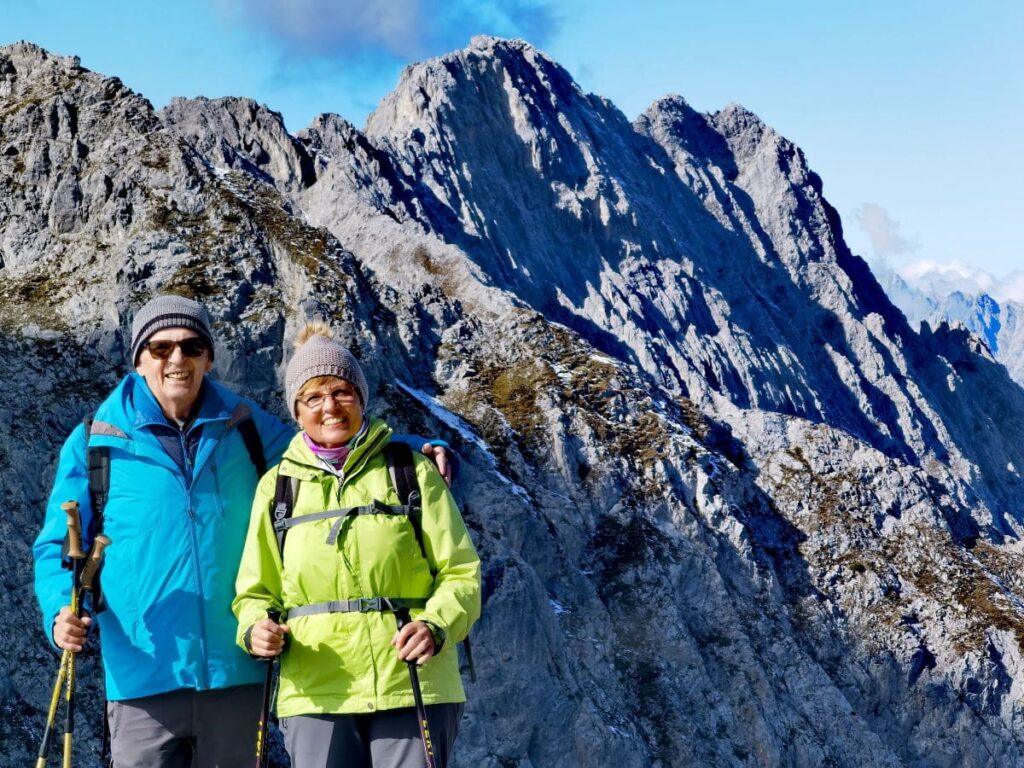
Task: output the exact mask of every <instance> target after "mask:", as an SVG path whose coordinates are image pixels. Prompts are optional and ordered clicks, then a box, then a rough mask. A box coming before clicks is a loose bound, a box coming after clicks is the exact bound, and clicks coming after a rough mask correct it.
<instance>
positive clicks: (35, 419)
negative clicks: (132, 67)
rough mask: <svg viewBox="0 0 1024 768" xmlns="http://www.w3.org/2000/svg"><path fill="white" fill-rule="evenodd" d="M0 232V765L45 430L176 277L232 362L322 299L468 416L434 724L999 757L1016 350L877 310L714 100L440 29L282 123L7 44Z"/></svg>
mask: <svg viewBox="0 0 1024 768" xmlns="http://www.w3.org/2000/svg"><path fill="white" fill-rule="evenodd" d="M12 148H13V151H11V149H12ZM0 259H2V261H0V276H2V281H0V293H2V301H3V304H2V309H0V351H2V352H0V354H2V356H3V362H4V365H3V371H4V373H3V376H2V380H0V402H2V404H3V407H2V408H0V423H3V425H4V429H3V430H2V432H0V434H2V437H0V459H2V461H3V465H4V466H5V467H8V468H13V471H8V472H6V473H4V475H2V476H0V485H2V491H3V493H4V495H5V499H7V502H8V510H7V514H6V515H4V516H3V518H2V519H3V523H2V524H3V526H4V531H3V533H4V535H5V538H6V541H7V542H8V544H9V547H8V551H9V557H8V558H6V559H5V560H4V561H3V564H2V565H0V568H2V569H3V576H4V577H5V579H4V582H3V583H4V584H5V585H6V587H5V588H6V591H5V592H4V593H3V594H4V608H5V613H6V614H7V616H8V617H9V618H10V619H11V620H12V621H13V623H14V624H15V626H18V627H23V628H24V631H23V632H20V633H19V634H18V636H17V638H16V639H15V641H14V645H13V648H12V649H11V651H10V652H9V653H8V654H7V656H6V657H5V658H4V659H2V660H0V681H3V682H0V691H2V692H3V693H6V694H7V695H6V696H3V697H0V702H3V704H2V705H0V706H3V707H4V708H5V709H4V714H5V717H4V718H0V738H2V739H3V743H4V745H5V750H4V751H5V758H4V759H5V760H7V761H8V762H6V763H5V764H11V765H13V764H16V763H19V764H20V763H23V762H24V761H25V760H26V759H28V756H29V754H30V753H31V752H32V751H33V749H34V746H35V741H36V739H37V738H38V735H39V731H40V729H41V723H42V716H43V713H42V710H43V708H44V706H45V697H46V691H47V687H48V685H49V680H48V677H49V675H50V674H52V669H53V668H54V662H53V657H52V654H51V653H50V652H49V651H48V650H47V648H46V646H45V644H44V640H43V634H42V628H41V626H40V617H39V616H38V614H37V613H36V609H35V607H34V605H33V604H32V602H31V600H29V599H28V597H27V596H28V595H29V594H30V591H31V555H30V545H31V541H32V538H33V536H34V534H35V531H36V530H37V529H38V526H39V522H40V519H41V514H42V508H43V504H44V501H45V497H46V493H47V487H48V483H49V479H50V477H51V476H52V472H53V466H54V462H55V458H56V453H57V448H58V446H59V444H60V442H61V440H63V438H64V436H65V435H66V434H67V433H68V431H70V429H71V428H72V427H73V426H74V425H75V424H76V423H77V421H78V420H79V419H80V418H81V417H82V416H83V415H84V414H85V413H87V412H88V411H89V409H90V408H91V407H93V406H94V405H95V404H96V403H97V402H98V400H99V399H100V398H101V397H102V395H103V393H104V392H105V391H106V390H108V389H109V388H110V387H111V386H112V385H113V383H114V382H115V381H116V379H117V377H118V375H119V374H120V373H121V372H123V370H124V365H125V361H124V359H123V358H124V350H125V345H126V334H127V330H128V328H129V327H130V322H131V313H132V311H133V309H134V308H136V307H138V306H139V305H140V304H141V303H142V301H144V300H145V299H146V298H147V297H148V296H149V295H151V294H152V293H154V292H156V291H158V290H175V291H178V292H183V293H186V294H188V295H191V296H194V297H196V298H199V299H201V300H202V301H204V302H205V303H206V304H207V305H208V307H209V308H210V311H211V315H212V317H213V318H214V325H215V332H216V334H217V337H218V345H217V374H218V375H219V376H220V377H221V378H222V379H223V380H225V381H227V382H228V383H229V384H230V385H232V386H234V387H235V388H237V389H239V390H241V391H243V392H245V393H247V394H250V395H252V396H254V397H256V398H257V399H258V400H260V401H261V402H263V403H265V404H267V405H268V406H269V407H271V408H274V409H277V410H279V411H280V407H281V406H280V383H279V382H280V373H281V370H280V369H281V361H282V355H283V354H284V352H283V347H282V345H283V344H284V343H285V342H286V341H287V340H288V339H290V337H291V335H292V334H293V333H294V331H295V329H296V327H297V325H298V324H299V323H301V322H302V321H303V320H305V319H306V318H309V317H314V316H316V317H322V318H326V319H328V320H329V321H331V322H332V323H334V324H335V325H336V326H337V327H339V329H341V330H342V333H343V335H344V336H345V337H346V338H347V339H348V340H349V342H350V344H351V345H352V346H353V347H354V348H355V349H356V350H357V351H358V355H359V357H360V359H361V360H362V362H363V364H364V368H365V370H366V372H367V376H368V379H369V381H370V386H371V390H372V391H373V402H374V408H375V409H376V410H377V411H378V412H379V413H380V414H381V415H382V416H384V417H385V418H387V419H389V420H390V421H391V422H392V423H393V424H394V425H395V426H396V427H398V428H399V429H401V430H409V431H416V432H420V433H430V434H440V435H442V436H444V437H446V438H448V439H450V440H451V441H452V442H453V444H454V445H455V446H456V447H457V448H458V449H459V451H460V453H461V454H462V456H463V457H464V460H465V461H464V472H463V476H462V478H461V480H460V482H459V486H458V489H457V491H458V495H459V497H460V501H461V504H462V507H463V510H464V514H465V517H466V520H467V523H468V525H469V526H470V528H471V530H472V532H473V535H474V538H475V541H476V542H477V544H478V548H479V550H480V552H481V555H482V558H483V561H484V601H485V604H484V613H483V618H482V619H481V622H480V624H479V625H478V627H477V629H476V630H475V631H474V650H475V660H476V666H477V673H478V679H477V681H476V682H475V683H471V684H468V692H469V699H470V700H469V705H468V708H467V713H466V717H465V719H464V721H463V728H462V733H461V735H460V738H459V744H458V750H457V756H456V764H457V765H462V766H485V767H487V766H493V767H494V768H499V767H501V768H504V767H506V766H523V767H524V768H525V767H526V766H563V765H578V766H595V767H597V766H606V765H609V764H615V765H623V766H637V767H638V768H639V767H640V766H677V765H678V766H685V765H694V766H697V765H700V766H755V765H756V766H777V765H784V766H824V765H833V766H864V765H871V766H903V765H906V766H922V767H923V766H951V767H952V766H993V767H994V766H1007V765H1024V756H1022V751H1024V720H1022V709H1021V704H1020V691H1021V686H1022V685H1024V668H1022V664H1021V640H1022V638H1024V634H1022V632H1024V609H1022V607H1021V606H1022V605H1024V603H1022V602H1021V600H1022V597H1024V584H1022V583H1021V576H1020V568H1019V563H1020V552H1021V539H1020V534H1021V530H1022V523H1024V514H1022V512H1024V511H1022V509H1021V507H1020V501H1019V500H1020V498H1021V497H1022V493H1021V492H1022V490H1024V488H1022V481H1021V478H1020V475H1019V468H1020V467H1022V466H1024V456H1022V455H1021V453H1022V451H1024V447H1022V444H1021V441H1020V440H1019V436H1020V434H1021V433H1022V427H1024V424H1022V418H1024V417H1022V412H1024V391H1022V390H1021V388H1020V387H1019V386H1017V385H1016V384H1015V383H1014V382H1013V381H1012V380H1011V379H1010V378H1009V376H1008V375H1007V372H1006V370H1005V368H1003V367H1002V366H1001V365H999V364H997V363H996V362H995V360H994V359H993V358H992V356H991V354H989V353H988V351H987V350H986V348H985V347H984V345H982V344H979V343H978V342H977V340H976V338H975V337H973V336H972V335H970V334H969V333H967V332H966V331H961V330H959V329H956V328H950V327H948V326H941V327H937V328H936V329H935V330H934V331H933V330H931V329H927V330H926V331H924V332H921V333H916V332H915V331H914V330H912V329H911V327H910V326H909V325H908V323H907V322H906V320H905V319H904V316H903V315H902V313H900V312H899V311H898V310H897V309H896V308H895V307H894V306H893V305H892V304H891V303H890V302H889V300H888V299H887V298H886V296H885V294H884V292H883V291H882V289H881V288H880V286H879V285H878V283H877V282H876V281H875V279H874V277H873V276H872V275H871V273H870V271H869V270H868V269H867V267H866V265H865V264H864V263H863V262H862V261H861V260H860V259H858V258H857V257H856V256H854V255H852V254H851V253H850V252H849V249H848V248H847V247H846V245H845V243H844V242H843V239H842V230H841V225H840V222H839V217H838V215H837V214H836V213H835V211H834V210H833V209H832V208H831V207H830V206H829V205H828V203H827V201H826V200H825V198H824V196H823V194H822V184H821V181H820V179H818V178H817V176H815V175H814V173H813V172H812V171H811V170H810V169H809V168H808V166H807V163H806V160H805V158H804V157H803V155H802V153H801V152H800V150H799V149H798V148H797V147H795V146H794V145H793V144H792V143H790V142H788V141H787V140H786V139H784V138H783V137H781V136H779V135H778V134H777V133H776V132H775V131H773V130H772V129H771V128H769V127H767V126H765V125H764V124H763V123H762V122H761V121H760V120H758V119H757V118H756V116H754V115H752V114H750V113H749V112H747V111H746V110H744V109H743V108H741V107H738V106H730V107H727V108H726V109H724V110H722V111H721V112H718V113H715V114H712V115H702V114H698V113H696V112H695V111H693V110H692V109H691V108H690V107H689V106H688V105H686V103H685V102H684V101H683V100H682V99H681V98H679V97H669V98H666V99H664V100H662V101H659V102H658V103H656V104H655V105H653V106H652V107H651V108H650V109H649V110H648V111H647V112H646V113H645V114H644V115H642V116H641V117H640V118H638V120H637V121H636V122H635V123H634V124H630V123H629V122H628V121H627V120H626V119H625V118H624V116H623V115H622V114H621V113H620V112H619V111H618V110H617V109H616V108H615V107H614V106H613V105H612V104H610V103H609V102H607V101H606V100H603V99H601V98H599V97H596V96H593V95H588V94H584V93H583V92H582V91H581V90H580V89H579V87H578V86H577V85H576V84H575V83H574V82H573V81H572V78H571V77H570V75H569V74H568V73H567V72H566V71H565V70H564V69H563V68H561V67H560V66H559V65H558V64H557V63H555V62H554V61H552V60H551V59H550V58H548V57H547V56H545V55H544V54H543V53H541V52H539V51H537V50H536V49H534V48H532V47H531V46H529V45H528V44H526V43H523V42H521V41H504V40H497V39H494V38H476V39H474V40H473V41H472V42H471V44H470V46H469V47H468V48H466V49H465V50H462V51H458V52H455V53H452V54H450V55H448V56H445V57H442V58H440V59H435V60H431V61H427V62H423V63H421V64H417V65H414V66H412V67H409V68H408V69H407V70H406V72H405V73H404V74H403V77H402V81H401V82H400V83H399V85H398V87H397V88H396V90H395V91H394V92H393V93H392V94H390V95H389V96H388V97H386V98H385V99H384V101H383V102H382V103H381V105H380V107H379V108H378V110H377V111H376V112H375V113H374V115H373V116H372V117H371V118H370V120H369V123H368V125H367V129H366V131H365V132H361V131H358V130H357V129H355V128H354V127H353V126H351V125H350V124H349V123H347V122H345V121H344V120H343V119H341V118H339V117H337V116H333V115H324V116H321V117H320V118H318V119H317V120H315V121H314V123H313V124H312V125H311V126H310V127H309V128H308V129H306V130H304V131H301V132H299V133H298V134H297V135H295V136H291V135H289V134H288V133H287V132H286V131H285V130H284V126H283V124H282V122H281V120H280V116H279V115H277V114H276V113H273V112H272V111H271V110H269V109H267V108H265V107H262V106H260V105H257V104H255V103H254V102H252V101H250V100H246V99H219V100H206V99H196V100H175V101H174V102H172V103H171V104H170V105H168V107H167V108H166V109H164V110H162V111H161V112H160V113H155V112H154V111H153V110H152V109H151V107H150V106H149V104H148V103H147V102H146V101H145V100H144V99H142V98H141V97H139V96H138V95H135V94H132V93H131V92H129V91H127V90H126V89H124V87H123V86H122V85H121V84H120V83H119V82H118V81H116V80H111V79H108V78H104V77H102V76H99V75H96V74H93V73H91V72H87V71H86V70H83V69H81V68H80V66H79V65H78V63H77V62H76V61H75V60H73V59H61V58H58V57H54V56H51V55H50V54H48V53H46V52H45V51H43V50H41V49H39V48H36V47H34V46H31V45H27V44H18V45H14V46H8V47H6V48H2V49H0ZM93 663H94V662H93ZM86 680H88V676H87V677H86ZM86 684H87V685H91V683H88V682H87V683H86ZM96 711H97V708H96V705H95V702H94V703H93V704H92V705H87V706H86V712H87V714H88V715H89V717H94V716H95V714H96ZM90 722H92V723H95V720H91V721H90ZM95 734H96V730H95V724H93V725H84V726H83V731H82V735H83V741H84V742H86V743H88V742H89V741H90V739H94V738H95ZM8 745H11V746H10V747H8Z"/></svg>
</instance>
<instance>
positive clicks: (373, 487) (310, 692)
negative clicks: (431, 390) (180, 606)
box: [232, 419, 480, 717]
mask: <svg viewBox="0 0 1024 768" xmlns="http://www.w3.org/2000/svg"><path fill="white" fill-rule="evenodd" d="M390 437H391V429H390V428H389V427H388V426H387V425H386V424H385V423H384V422H382V421H380V420H378V419H373V420H372V422H371V424H370V428H369V431H368V432H367V434H366V435H365V437H364V438H363V439H362V440H361V441H360V444H359V445H358V446H357V447H356V448H354V449H353V451H352V453H350V454H349V456H348V458H347V459H346V461H345V464H344V466H343V471H342V476H341V477H339V476H337V475H335V474H333V473H332V472H330V471H328V470H327V469H325V468H323V467H322V466H321V465H320V462H319V460H318V459H317V458H316V457H315V456H314V455H313V453H312V451H310V449H309V447H308V446H307V445H306V443H305V441H304V440H303V437H302V434H301V433H300V434H298V435H296V436H295V438H294V439H293V440H292V442H291V444H290V445H289V446H288V449H287V450H286V451H285V453H284V457H283V459H282V460H281V463H280V464H279V465H278V466H277V467H275V468H273V469H272V470H270V471H269V472H268V473H267V474H266V475H264V476H263V478H262V479H261V480H260V483H259V486H258V488H257V490H256V498H255V500H254V501H253V507H252V517H251V519H250V521H249V531H248V534H247V537H246V542H245V550H244V552H243V553H242V561H241V564H240V565H239V569H238V577H237V580H236V582H235V590H236V593H237V595H236V597H235V600H234V602H233V603H232V609H233V610H234V612H235V616H236V617H237V618H238V636H237V640H238V643H239V645H242V647H245V646H244V636H245V633H246V630H248V628H249V627H251V626H252V625H253V624H254V623H255V622H257V621H258V620H260V619H263V618H266V615H267V610H268V609H271V608H274V609H278V610H281V611H284V612H285V614H287V612H288V611H289V610H290V609H294V608H296V607H298V606H307V605H314V604H318V603H326V602H329V601H338V600H356V599H358V598H375V597H387V598H402V599H407V600H411V601H414V602H418V603H420V604H422V602H423V601H424V600H425V607H423V608H419V609H416V608H414V609H413V610H412V617H413V619H420V620H423V621H427V622H429V623H430V624H432V625H434V626H435V627H437V628H438V629H440V630H442V631H443V632H444V634H445V637H446V640H445V642H444V644H443V646H442V649H441V652H440V653H439V654H438V655H437V656H435V657H434V658H432V659H430V660H429V661H428V662H427V663H426V664H425V665H424V666H423V667H421V668H420V675H419V677H420V683H421V686H422V689H423V700H424V702H426V703H427V704H440V703H451V702H461V701H465V693H464V691H463V688H462V681H461V679H460V677H459V668H458V667H459V664H458V655H457V651H456V643H457V642H459V641H460V640H462V639H464V638H465V637H466V635H467V634H468V633H469V629H470V627H471V626H472V625H473V622H474V621H476V620H477V618H478V617H479V616H480V559H479V558H478V557H477V554H476V550H475V549H474V548H473V543H472V541H470V538H469V534H468V532H467V531H466V526H465V523H464V522H463V520H462V515H461V514H459V510H458V507H456V505H455V500H454V499H453V498H452V495H451V493H450V492H449V491H448V488H447V486H446V485H445V483H444V480H442V479H441V477H440V475H439V474H438V473H437V471H436V470H435V468H434V466H433V464H432V463H431V462H430V461H429V460H428V459H426V458H424V457H423V456H421V455H419V454H414V462H415V469H416V478H417V480H418V481H419V489H420V492H421V494H422V499H421V506H422V548H421V546H420V543H419V541H417V536H416V531H415V529H414V527H413V525H412V523H411V522H410V520H409V518H408V516H406V515H396V514H359V515H350V516H348V517H344V518H340V517H331V518H326V519H320V520H317V521H315V522H309V523H305V524H301V523H300V524H297V525H293V527H291V528H289V529H288V532H287V535H286V538H285V543H284V558H283V559H284V564H283V565H282V558H281V556H280V554H279V552H278V545H277V537H276V535H275V533H274V528H273V523H272V519H271V518H272V507H273V506H274V491H275V487H276V484H277V476H278V473H281V474H282V475H286V476H289V477H296V478H299V480H300V482H299V483H298V493H297V496H296V498H295V501H294V505H293V512H292V517H293V519H294V520H297V519H298V518H300V517H302V516H303V515H310V514H313V513H318V512H324V511H327V510H333V509H343V508H351V507H361V506H365V505H372V504H373V502H374V500H377V501H380V502H384V503H385V504H389V505H398V504H399V503H400V502H399V499H398V496H397V494H396V492H395V489H394V487H393V485H392V482H391V479H390V477H389V473H388V468H387V463H386V460H385V456H384V454H383V453H382V450H383V448H384V446H385V445H386V444H387V443H388V441H389V440H390ZM339 520H344V522H343V523H342V524H341V525H340V528H339V527H338V523H339ZM332 533H333V534H335V535H336V539H334V536H332ZM332 539H334V541H333V543H330V542H331V540H332ZM286 623H287V625H288V627H289V630H290V634H289V636H288V640H287V646H286V649H285V652H284V654H283V655H282V657H281V681H280V687H279V690H278V697H277V714H278V716H279V717H289V716H292V715H303V714H325V713H333V714H356V713H370V712H375V711H377V710H382V709H396V708H398V707H411V706H413V704H414V702H413V696H412V690H411V688H410V684H409V672H408V669H407V667H406V665H405V663H404V662H402V661H401V660H400V659H399V658H398V652H397V651H396V650H395V648H394V646H392V645H391V640H392V638H393V636H394V634H395V617H394V614H392V613H382V612H379V611H370V612H366V613H357V612H350V613H320V614H315V615H306V616H296V617H293V618H290V619H286Z"/></svg>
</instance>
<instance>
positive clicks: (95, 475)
mask: <svg viewBox="0 0 1024 768" xmlns="http://www.w3.org/2000/svg"><path fill="white" fill-rule="evenodd" d="M82 424H83V425H84V426H85V440H86V448H85V466H86V470H87V475H86V477H87V478H88V481H89V504H90V505H91V506H92V522H91V524H90V526H89V534H90V535H89V540H90V541H95V540H96V537H97V536H98V535H99V534H101V533H103V513H104V512H105V510H106V507H107V499H108V498H109V497H110V449H109V448H107V447H106V446H99V445H89V436H90V435H91V434H92V425H93V417H92V416H86V417H85V418H84V419H82ZM101 574H102V568H101V569H100V572H99V573H97V574H96V576H95V578H94V580H93V588H92V608H93V612H94V613H99V612H101V611H102V610H103V609H104V608H105V607H106V605H105V603H104V601H103V589H102V586H101Z"/></svg>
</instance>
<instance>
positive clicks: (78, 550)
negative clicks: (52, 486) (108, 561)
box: [60, 500, 85, 560]
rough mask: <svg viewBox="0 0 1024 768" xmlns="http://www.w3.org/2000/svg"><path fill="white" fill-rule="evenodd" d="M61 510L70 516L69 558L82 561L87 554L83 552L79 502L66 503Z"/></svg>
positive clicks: (61, 506)
mask: <svg viewBox="0 0 1024 768" xmlns="http://www.w3.org/2000/svg"><path fill="white" fill-rule="evenodd" d="M60 508H61V509H63V510H64V514H66V515H67V516H68V557H70V558H71V559H72V560H81V559H82V558H84V557H85V552H83V551H82V517H81V514H80V513H79V511H78V502H77V501H74V500H71V501H65V502H64V503H63V504H61V505H60Z"/></svg>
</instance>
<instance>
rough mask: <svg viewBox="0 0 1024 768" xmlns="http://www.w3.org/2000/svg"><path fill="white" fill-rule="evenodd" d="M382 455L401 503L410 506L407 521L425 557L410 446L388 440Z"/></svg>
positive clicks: (417, 483)
mask: <svg viewBox="0 0 1024 768" xmlns="http://www.w3.org/2000/svg"><path fill="white" fill-rule="evenodd" d="M384 456H385V458H386V459H387V462H388V475H389V476H390V477H391V485H392V486H394V489H395V493H397V494H398V500H399V501H400V502H401V504H402V505H403V506H407V507H409V508H410V509H409V523H410V524H411V525H412V530H413V532H414V533H415V534H416V543H417V544H419V545H420V552H422V553H423V558H424V559H426V558H427V550H426V548H425V547H424V546H423V512H422V510H421V509H420V484H419V481H418V480H417V479H416V467H415V466H414V465H413V458H412V448H411V447H410V446H409V444H408V443H399V442H390V443H388V444H387V445H385V446H384ZM431 571H433V568H431Z"/></svg>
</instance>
